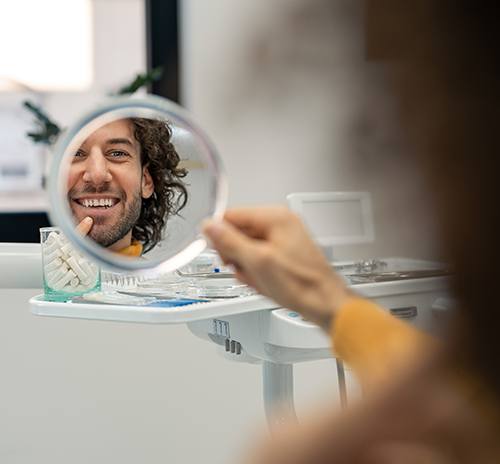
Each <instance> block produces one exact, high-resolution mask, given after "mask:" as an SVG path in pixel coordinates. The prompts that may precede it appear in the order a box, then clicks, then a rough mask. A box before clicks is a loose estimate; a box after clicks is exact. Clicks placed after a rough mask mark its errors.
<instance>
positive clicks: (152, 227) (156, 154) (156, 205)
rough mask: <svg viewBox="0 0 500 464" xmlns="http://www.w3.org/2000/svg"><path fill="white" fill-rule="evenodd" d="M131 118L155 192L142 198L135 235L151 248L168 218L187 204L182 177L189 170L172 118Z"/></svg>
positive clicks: (145, 246)
mask: <svg viewBox="0 0 500 464" xmlns="http://www.w3.org/2000/svg"><path fill="white" fill-rule="evenodd" d="M131 122H132V124H133V126H134V136H135V138H136V139H137V141H138V142H139V144H140V146H141V165H142V166H143V167H144V166H146V167H147V168H148V171H149V173H150V174H151V178H152V179H153V183H154V192H153V195H151V197H149V198H146V199H143V200H142V208H141V214H140V216H139V219H138V221H137V222H136V224H135V226H134V227H133V229H132V236H133V238H134V239H135V240H139V241H140V242H142V244H143V247H144V252H147V251H149V250H151V249H152V248H154V247H155V246H156V244H157V243H158V242H159V241H160V240H161V239H162V231H163V228H164V227H165V224H166V223H167V220H168V218H169V217H170V216H173V215H175V214H178V213H179V211H180V210H181V209H182V208H184V206H186V203H187V200H188V192H187V189H186V184H185V183H184V182H183V181H182V178H183V177H185V176H186V175H187V173H188V172H187V170H186V169H184V168H180V167H179V162H180V157H179V154H178V153H177V151H176V149H175V147H174V145H173V144H172V142H171V139H172V129H171V127H170V123H169V122H168V121H162V120H159V119H146V118H131Z"/></svg>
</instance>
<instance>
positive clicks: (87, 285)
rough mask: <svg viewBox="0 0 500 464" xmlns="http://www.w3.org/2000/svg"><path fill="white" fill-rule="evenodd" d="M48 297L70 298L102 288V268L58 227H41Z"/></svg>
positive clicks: (44, 277)
mask: <svg viewBox="0 0 500 464" xmlns="http://www.w3.org/2000/svg"><path fill="white" fill-rule="evenodd" d="M40 243H41V246H42V265H43V288H44V293H45V299H47V300H49V301H67V300H69V299H71V298H72V297H74V296H79V295H83V294H85V293H89V292H95V291H99V290H100V289H101V271H100V269H99V267H98V266H97V265H96V264H94V263H93V262H92V261H90V260H88V259H87V258H85V257H83V256H82V255H81V254H80V253H79V252H77V251H76V250H75V248H74V247H73V245H72V244H71V243H69V242H68V240H67V239H66V237H64V235H63V234H62V233H61V231H60V230H59V228H58V227H42V228H41V229H40Z"/></svg>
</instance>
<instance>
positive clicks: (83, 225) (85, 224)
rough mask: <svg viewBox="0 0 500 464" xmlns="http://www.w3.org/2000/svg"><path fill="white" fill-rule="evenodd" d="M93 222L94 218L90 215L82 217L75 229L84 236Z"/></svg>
mask: <svg viewBox="0 0 500 464" xmlns="http://www.w3.org/2000/svg"><path fill="white" fill-rule="evenodd" d="M93 224H94V220H93V219H92V218H91V217H90V216H87V217H84V218H83V219H82V221H81V222H80V224H78V225H77V226H76V231H77V232H79V233H80V234H81V235H83V236H84V237H85V236H86V235H87V234H88V233H89V232H90V229H92V226H93Z"/></svg>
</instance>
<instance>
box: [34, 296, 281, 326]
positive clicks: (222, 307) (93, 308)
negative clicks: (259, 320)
mask: <svg viewBox="0 0 500 464" xmlns="http://www.w3.org/2000/svg"><path fill="white" fill-rule="evenodd" d="M30 307H31V312H32V313H33V314H35V315H37V316H52V317H68V318H76V319H94V320H102V321H119V322H140V323H149V324H183V323H186V322H193V321H199V320H203V319H210V318H213V317H219V316H221V315H222V314H224V315H226V316H230V315H234V314H242V313H247V312H252V311H261V310H265V309H275V308H278V307H279V306H278V305H277V304H276V303H274V302H273V301H271V300H269V299H267V298H265V297H263V296H260V295H251V296H246V297H239V298H235V299H231V300H223V301H208V302H202V303H193V304H189V305H184V306H173V307H155V306H126V305H112V304H102V303H101V304H97V303H80V302H79V303H71V302H65V303H64V302H54V301H46V300H45V299H44V296H43V295H37V296H35V297H33V298H31V299H30Z"/></svg>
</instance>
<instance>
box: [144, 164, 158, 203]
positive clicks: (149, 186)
mask: <svg viewBox="0 0 500 464" xmlns="http://www.w3.org/2000/svg"><path fill="white" fill-rule="evenodd" d="M141 187H142V191H141V194H142V198H144V199H146V198H149V197H150V196H151V195H153V192H154V191H155V184H154V182H153V178H152V177H151V174H150V173H149V169H148V167H147V166H144V167H143V168H142V185H141Z"/></svg>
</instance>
